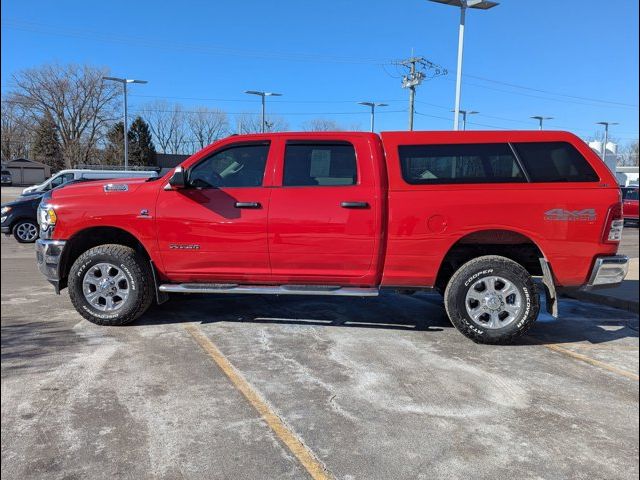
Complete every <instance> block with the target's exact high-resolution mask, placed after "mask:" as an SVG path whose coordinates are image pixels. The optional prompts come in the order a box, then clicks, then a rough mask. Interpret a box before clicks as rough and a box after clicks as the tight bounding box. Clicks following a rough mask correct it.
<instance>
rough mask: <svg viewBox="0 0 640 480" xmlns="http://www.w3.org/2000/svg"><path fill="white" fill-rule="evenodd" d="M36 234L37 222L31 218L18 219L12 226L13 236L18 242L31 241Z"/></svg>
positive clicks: (36, 236)
mask: <svg viewBox="0 0 640 480" xmlns="http://www.w3.org/2000/svg"><path fill="white" fill-rule="evenodd" d="M38 235H39V232H38V224H37V223H36V222H35V221H33V220H20V221H18V223H16V224H15V225H14V227H13V236H14V237H15V239H16V240H17V241H18V242H20V243H33V242H35V241H36V240H37V239H38Z"/></svg>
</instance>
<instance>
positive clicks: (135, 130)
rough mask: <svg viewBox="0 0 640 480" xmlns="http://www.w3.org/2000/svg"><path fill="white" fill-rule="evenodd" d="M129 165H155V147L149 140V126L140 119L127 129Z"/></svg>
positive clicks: (137, 118)
mask: <svg viewBox="0 0 640 480" xmlns="http://www.w3.org/2000/svg"><path fill="white" fill-rule="evenodd" d="M128 136H129V165H155V164H156V147H155V146H154V145H153V140H152V139H151V130H150V129H149V125H148V124H147V122H145V121H144V120H143V119H142V118H141V117H136V119H135V120H134V121H133V123H132V124H131V128H130V129H129V135H128Z"/></svg>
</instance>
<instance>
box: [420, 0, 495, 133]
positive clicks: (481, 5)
mask: <svg viewBox="0 0 640 480" xmlns="http://www.w3.org/2000/svg"><path fill="white" fill-rule="evenodd" d="M429 1H430V2H435V3H443V4H445V5H451V6H453V7H459V8H460V27H459V30H458V66H457V70H456V101H455V107H454V108H455V110H454V112H455V115H454V117H453V129H454V130H458V121H459V117H460V115H459V112H460V95H461V90H462V51H463V48H464V22H465V15H466V11H467V8H475V9H478V10H489V9H490V8H493V7H496V6H498V5H499V3H498V2H490V1H488V0H429Z"/></svg>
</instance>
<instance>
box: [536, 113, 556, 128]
mask: <svg viewBox="0 0 640 480" xmlns="http://www.w3.org/2000/svg"><path fill="white" fill-rule="evenodd" d="M531 118H533V119H534V120H538V130H542V123H543V122H544V121H545V120H553V117H544V116H542V115H534V116H533V117H531Z"/></svg>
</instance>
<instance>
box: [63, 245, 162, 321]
mask: <svg viewBox="0 0 640 480" xmlns="http://www.w3.org/2000/svg"><path fill="white" fill-rule="evenodd" d="M68 283H69V297H70V298H71V303H73V306H74V307H75V308H76V310H77V311H78V312H79V313H80V315H82V316H83V317H84V318H86V319H87V320H89V321H90V322H92V323H96V324H98V325H124V324H126V323H130V322H133V321H134V320H135V319H136V318H138V317H139V316H140V315H142V314H143V313H144V312H145V311H146V310H147V308H149V305H151V302H152V300H153V277H152V273H151V268H150V265H149V264H148V262H147V261H146V259H145V258H144V257H143V256H142V255H140V254H139V253H138V252H136V251H135V250H133V249H132V248H129V247H125V246H123V245H115V244H110V245H100V246H97V247H94V248H91V249H89V250H87V251H86V252H84V253H83V254H82V255H80V256H79V257H78V259H77V260H76V261H75V262H74V264H73V266H72V267H71V271H70V272H69V282H68Z"/></svg>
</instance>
